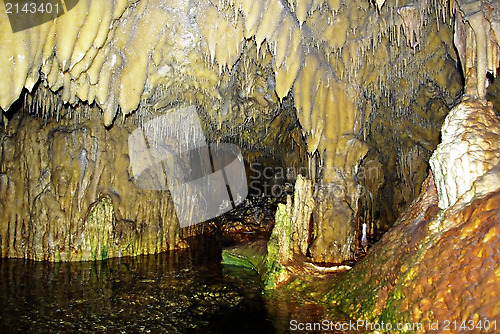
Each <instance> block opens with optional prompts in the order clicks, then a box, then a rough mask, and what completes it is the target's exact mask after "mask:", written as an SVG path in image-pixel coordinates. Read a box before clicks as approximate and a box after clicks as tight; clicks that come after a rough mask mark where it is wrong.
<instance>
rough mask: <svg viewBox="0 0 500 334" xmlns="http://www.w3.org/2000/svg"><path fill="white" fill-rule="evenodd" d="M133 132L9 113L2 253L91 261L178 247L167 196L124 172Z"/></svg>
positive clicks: (1, 199) (1, 185)
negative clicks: (145, 188) (138, 183)
mask: <svg viewBox="0 0 500 334" xmlns="http://www.w3.org/2000/svg"><path fill="white" fill-rule="evenodd" d="M133 130H134V128H133V127H131V128H127V127H114V128H113V129H111V130H106V129H105V128H104V127H103V126H102V125H100V124H99V123H96V121H95V119H94V118H93V117H90V118H89V119H83V120H82V121H81V122H78V123H77V122H74V121H73V120H71V119H67V118H63V119H61V120H60V121H59V122H56V121H55V120H52V119H51V120H50V121H48V122H45V121H44V120H43V119H42V118H39V117H34V116H31V115H27V114H21V113H19V114H16V116H15V117H14V118H13V119H12V120H11V121H10V122H9V126H8V127H7V131H6V133H5V134H4V135H3V137H2V141H1V151H0V157H1V158H0V159H1V161H2V173H1V174H0V219H1V225H0V226H1V230H0V236H1V247H2V248H1V252H2V253H1V254H2V257H18V258H28V259H34V260H48V261H78V260H96V259H97V260H98V259H106V258H108V257H118V256H129V255H140V254H153V253H159V252H161V251H166V250H169V249H173V248H176V247H183V246H184V243H183V241H182V240H180V239H179V236H178V223H177V217H176V216H175V211H174V208H173V203H172V201H171V200H170V196H169V195H168V193H167V192H152V191H147V190H143V189H141V188H139V187H137V185H136V184H135V182H134V180H133V178H132V175H131V174H130V171H129V159H128V155H127V154H128V146H127V139H128V135H129V134H130V133H131V131H133ZM98 138H100V139H98ZM151 207H154V209H153V210H152V209H151ZM153 222H154V223H153Z"/></svg>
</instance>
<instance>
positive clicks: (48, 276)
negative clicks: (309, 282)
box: [0, 239, 276, 333]
mask: <svg viewBox="0 0 500 334" xmlns="http://www.w3.org/2000/svg"><path fill="white" fill-rule="evenodd" d="M220 261H221V258H220V248H219V247H218V245H217V244H214V241H213V240H209V239H204V240H203V241H202V242H200V241H199V240H198V241H197V244H196V246H194V247H191V248H189V249H188V250H184V251H180V252H168V253H164V254H160V255H157V256H141V257H136V258H122V259H113V260H108V261H102V262H78V263H40V262H31V261H24V260H16V259H8V260H5V259H3V260H1V262H0V297H1V298H0V332H1V333H9V332H32V333H35V332H36V333H54V332H60V333H67V332H106V333H122V332H126V333H131V332H132V333H134V332H146V333H149V332H151V333H159V332H162V333H229V332H231V333H235V332H238V333H255V332H263V333H274V332H275V331H276V330H275V329H274V327H273V325H272V323H271V321H269V320H267V318H266V312H265V309H264V304H263V301H262V296H261V293H260V287H259V281H258V277H257V276H256V275H255V274H254V273H253V272H251V271H244V270H243V271H242V270H238V269H236V268H232V269H229V270H232V272H229V273H228V272H227V269H226V270H225V272H223V270H222V265H221V264H220ZM229 274H230V275H229Z"/></svg>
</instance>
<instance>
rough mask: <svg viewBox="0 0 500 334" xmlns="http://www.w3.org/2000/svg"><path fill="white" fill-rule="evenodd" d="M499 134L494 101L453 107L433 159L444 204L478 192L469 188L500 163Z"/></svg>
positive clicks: (446, 205) (438, 187) (437, 184)
mask: <svg viewBox="0 0 500 334" xmlns="http://www.w3.org/2000/svg"><path fill="white" fill-rule="evenodd" d="M499 134H500V121H499V119H498V118H497V116H496V115H495V112H494V110H493V105H492V104H491V103H490V102H486V101H464V102H462V103H460V104H459V105H457V106H456V107H455V108H453V109H452V110H451V111H450V113H449V114H448V116H447V117H446V120H445V122H444V124H443V128H442V130H441V143H440V144H439V145H438V147H437V149H436V151H434V154H433V155H432V157H431V160H430V164H431V167H432V172H433V174H434V177H435V180H436V187H437V190H438V194H439V207H440V208H443V209H447V208H449V207H450V206H452V205H454V204H455V203H456V202H457V200H458V199H459V198H460V197H463V196H466V198H463V200H464V201H466V202H468V201H470V200H471V199H472V196H474V192H467V191H468V190H470V189H471V187H472V184H473V182H474V181H475V180H476V179H477V177H479V176H481V175H483V174H485V173H486V172H488V171H489V170H490V169H491V168H493V167H495V166H497V165H498V164H500V135H499ZM466 193H467V195H465V194H466Z"/></svg>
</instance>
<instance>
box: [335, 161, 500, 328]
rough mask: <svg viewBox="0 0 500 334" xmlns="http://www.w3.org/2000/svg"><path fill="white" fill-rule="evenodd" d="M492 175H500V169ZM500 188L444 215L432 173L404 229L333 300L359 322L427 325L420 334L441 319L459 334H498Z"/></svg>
mask: <svg viewBox="0 0 500 334" xmlns="http://www.w3.org/2000/svg"><path fill="white" fill-rule="evenodd" d="M491 173H495V174H497V175H498V173H499V170H498V168H497V169H494V170H492V171H491ZM478 182H481V180H479V181H478ZM498 185H499V184H498V183H497V184H496V185H495V184H491V186H493V188H497V190H494V191H493V192H490V193H489V194H487V195H485V196H478V198H475V199H474V200H473V201H471V202H470V203H467V204H466V205H461V206H460V207H458V209H457V210H450V211H448V212H445V213H444V214H443V212H442V211H440V210H439V208H438V207H437V203H438V197H437V191H436V188H435V185H434V181H433V179H432V177H431V176H430V177H429V178H428V179H427V180H426V182H425V183H424V185H423V187H422V193H421V195H420V196H419V198H418V199H417V200H416V201H415V202H414V203H413V205H412V206H411V208H410V209H409V210H407V212H406V213H405V214H404V215H403V216H402V217H401V218H400V219H399V220H398V222H397V225H396V227H395V228H393V229H392V230H391V231H390V232H388V233H387V234H386V235H384V237H383V238H382V239H381V240H380V241H379V242H378V243H377V244H376V245H375V246H374V247H373V248H372V249H370V251H369V253H368V255H367V256H366V258H364V259H363V260H362V261H360V262H359V263H358V264H357V265H356V266H355V267H354V268H353V270H351V271H350V272H348V273H346V274H343V275H341V276H339V277H338V281H337V282H336V283H334V284H332V285H331V287H330V292H329V293H328V294H327V295H326V298H325V301H327V302H328V303H331V304H335V305H338V306H339V307H340V309H341V310H343V311H344V312H346V313H347V314H349V315H350V316H351V317H353V318H359V319H369V320H371V321H373V322H382V321H383V322H385V323H388V322H390V323H392V324H393V325H394V326H396V324H397V323H412V324H413V323H415V324H421V326H422V327H415V328H413V329H412V330H411V331H415V332H420V333H425V332H428V331H429V330H430V327H429V326H431V323H435V322H436V321H438V322H439V324H440V327H439V330H440V331H441V332H442V331H444V326H445V325H446V324H448V328H449V329H450V330H452V332H463V331H466V330H470V331H471V332H495V330H494V329H493V327H491V326H494V325H495V322H496V325H497V326H498V324H499V322H500V302H499V298H498V292H499V291H500V269H499V263H500V262H499V260H500V259H499V251H500V238H499V236H498V222H499V221H500V191H499V190H498ZM454 321H455V322H454ZM453 322H454V323H453ZM486 324H489V325H490V329H489V330H486V327H484V326H485V325H486ZM454 326H456V327H454ZM460 326H469V327H465V328H464V327H461V328H460ZM496 328H497V330H498V327H496Z"/></svg>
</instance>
